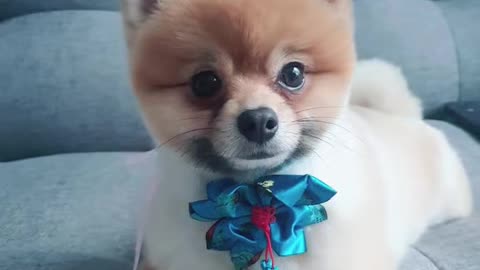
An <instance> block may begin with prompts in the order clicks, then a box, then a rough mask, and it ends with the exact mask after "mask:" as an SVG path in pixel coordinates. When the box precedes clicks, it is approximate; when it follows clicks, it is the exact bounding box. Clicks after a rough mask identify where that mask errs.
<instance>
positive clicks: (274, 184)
mask: <svg viewBox="0 0 480 270" xmlns="http://www.w3.org/2000/svg"><path fill="white" fill-rule="evenodd" d="M335 194H336V192H335V190H333V189H332V188H331V187H329V186H328V185H326V184H325V183H323V182H322V181H320V180H319V179H317V178H315V177H313V176H310V175H303V176H300V175H272V176H265V177H262V178H260V179H258V180H257V181H255V182H254V183H253V184H239V183H236V182H234V181H232V180H229V179H224V180H220V181H214V182H210V183H209V184H208V185H207V197H208V199H207V200H202V201H196V202H192V203H190V215H191V217H192V218H194V219H196V220H199V221H210V222H211V221H216V222H215V224H214V225H213V226H212V227H211V228H210V229H209V230H208V232H207V235H206V240H207V248H208V249H214V250H221V251H230V256H231V260H232V262H233V264H234V266H235V269H237V270H243V269H246V268H248V266H250V265H253V264H255V263H256V262H257V261H258V260H259V258H260V256H261V254H262V252H263V251H265V260H264V261H262V264H261V266H262V268H263V269H264V270H271V269H277V268H276V267H275V265H274V256H273V251H275V253H276V254H277V255H279V256H293V255H299V254H303V253H305V252H306V251H307V245H306V239H305V234H304V231H303V228H304V227H306V226H309V225H312V224H316V223H320V222H322V221H324V220H326V219H327V212H326V210H325V208H324V207H323V206H321V205H320V204H322V203H324V202H327V201H328V200H330V199H331V198H332V197H333V196H334V195H335Z"/></svg>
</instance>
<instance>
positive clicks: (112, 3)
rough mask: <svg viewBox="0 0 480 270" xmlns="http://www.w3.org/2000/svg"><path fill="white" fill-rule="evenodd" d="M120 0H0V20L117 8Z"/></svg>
mask: <svg viewBox="0 0 480 270" xmlns="http://www.w3.org/2000/svg"><path fill="white" fill-rule="evenodd" d="M120 1H121V0H48V1H39V0H0V21H2V20H6V19H9V18H13V17H15V16H21V15H25V14H30V13H35V12H42V11H53V10H67V9H70V10H73V9H76V10H79V9H94V10H118V9H119V7H120Z"/></svg>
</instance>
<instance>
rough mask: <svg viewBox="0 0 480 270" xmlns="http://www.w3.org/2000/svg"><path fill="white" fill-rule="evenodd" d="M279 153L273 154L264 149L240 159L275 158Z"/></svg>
mask: <svg viewBox="0 0 480 270" xmlns="http://www.w3.org/2000/svg"><path fill="white" fill-rule="evenodd" d="M277 155H278V154H271V153H267V152H265V151H262V152H258V153H254V154H250V155H245V156H240V157H238V158H239V159H244V160H265V159H270V158H274V157H275V156H277Z"/></svg>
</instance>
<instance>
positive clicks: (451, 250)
mask: <svg viewBox="0 0 480 270" xmlns="http://www.w3.org/2000/svg"><path fill="white" fill-rule="evenodd" d="M355 2H356V15H357V28H358V38H357V39H358V50H359V55H360V57H361V58H371V57H380V58H384V59H387V60H390V61H392V62H394V63H396V64H398V65H400V66H401V67H402V68H403V69H404V71H405V73H406V75H407V76H408V78H409V80H410V82H411V86H412V88H413V90H414V91H415V92H416V93H417V94H418V95H419V96H420V97H421V98H422V100H423V102H424V104H425V114H426V116H427V117H429V118H431V119H433V118H434V119H436V120H430V122H431V124H432V125H434V126H436V127H438V128H439V129H441V130H443V131H444V132H445V133H446V134H447V136H448V137H449V139H450V141H451V143H452V144H453V145H454V146H455V147H456V149H457V150H458V152H459V153H460V155H461V157H462V159H463V160H464V162H465V166H466V168H467V170H468V173H469V175H470V177H471V181H472V186H473V188H474V192H475V194H476V195H477V196H476V198H475V200H476V209H479V207H480V144H479V143H478V142H476V141H475V139H473V138H472V136H470V135H469V134H468V132H469V130H464V129H461V128H459V127H456V126H454V125H452V124H449V123H447V122H446V121H443V120H445V119H450V118H449V116H448V112H446V111H445V110H444V108H445V104H447V103H451V102H462V101H474V100H480V47H479V45H478V44H480V30H479V26H480V1H479V0H442V1H431V0H357V1H355ZM117 10H118V3H117V2H116V1H115V0H48V1H38V0H0V269H2V270H3V269H9V270H33V269H35V270H47V269H48V270H77V269H78V270H127V269H130V267H131V262H132V250H133V242H134V234H135V233H134V232H135V229H134V228H135V217H136V215H137V214H136V211H135V210H136V209H137V206H138V204H137V202H138V201H141V200H140V198H139V195H138V194H142V193H141V192H140V191H141V187H142V186H143V184H144V182H145V179H142V178H141V177H134V176H133V174H132V171H134V169H133V170H132V166H131V165H129V164H130V163H131V161H132V160H137V159H138V158H142V157H144V156H145V154H144V153H145V152H146V151H148V150H149V149H151V147H152V143H151V140H150V138H149V136H148V134H147V132H146V131H145V129H144V128H143V126H142V123H141V120H140V118H139V115H138V113H137V110H136V104H135V101H134V99H133V97H132V95H131V93H130V90H129V83H128V75H127V65H126V59H125V47H124V42H123V39H122V29H121V21H120V16H119V14H118V12H117ZM426 269H431V270H434V269H436V270H454V269H457V270H479V269H480V217H479V216H478V210H477V213H476V214H474V216H473V217H471V218H468V219H464V220H459V221H452V222H449V223H448V224H443V225H441V226H437V227H435V228H432V229H431V230H430V232H429V233H428V234H427V235H425V237H424V238H423V239H422V240H421V241H419V242H418V243H417V244H416V245H415V246H414V247H412V249H411V251H410V252H409V254H408V256H407V258H406V259H405V262H404V266H403V268H402V270H426ZM359 270H366V269H359Z"/></svg>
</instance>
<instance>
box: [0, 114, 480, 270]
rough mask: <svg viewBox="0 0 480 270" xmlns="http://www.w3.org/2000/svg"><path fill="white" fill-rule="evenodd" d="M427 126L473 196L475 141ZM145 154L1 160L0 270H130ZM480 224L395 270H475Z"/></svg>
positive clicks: (423, 247) (428, 240) (440, 233)
mask: <svg viewBox="0 0 480 270" xmlns="http://www.w3.org/2000/svg"><path fill="white" fill-rule="evenodd" d="M432 123H433V124H434V125H435V126H436V127H438V128H440V129H442V130H443V131H445V132H446V134H447V136H448V137H449V139H450V141H451V142H452V144H453V145H454V146H455V147H457V150H458V152H459V153H460V155H461V156H462V157H465V159H466V167H467V170H468V171H469V174H470V175H471V177H472V183H474V185H475V189H476V190H477V193H476V194H480V193H479V192H480V190H479V189H478V188H479V187H480V184H479V182H480V178H479V176H480V172H478V166H477V165H478V164H479V163H480V149H479V146H478V144H477V143H476V142H474V141H473V140H471V139H470V138H469V137H468V135H466V134H465V133H464V132H463V131H461V130H460V129H458V128H455V127H453V126H451V125H449V124H446V123H442V122H432ZM151 157H152V156H151V155H149V153H148V152H147V153H90V154H69V155H57V156H51V157H42V158H35V159H28V160H23V161H15V162H7V163H0V179H1V181H0V202H2V215H0V239H1V240H0V269H1V270H3V269H5V270H7V269H8V270H11V269H22V270H67V269H68V270H85V269H88V270H128V269H130V268H129V267H130V266H131V262H132V254H133V253H132V252H133V243H134V238H135V229H134V228H135V223H136V222H135V218H136V217H138V216H139V213H138V211H136V210H138V209H140V206H141V205H142V203H141V202H142V199H141V198H143V196H144V194H145V190H146V188H147V185H146V182H147V180H148V179H150V178H149V177H148V173H145V172H146V171H148V167H146V166H152V165H151V163H149V161H151V160H152V159H151ZM144 164H147V165H146V166H145V165H144ZM149 164H150V165H149ZM477 202H478V198H477ZM479 226H480V220H479V219H478V218H472V219H468V220H465V221H459V222H456V223H452V224H448V225H446V227H443V226H440V227H438V228H434V229H432V232H430V233H429V234H428V235H426V236H425V238H424V239H422V241H420V242H419V243H418V244H417V245H415V248H414V249H412V250H411V251H410V253H409V255H408V257H407V258H406V260H405V262H404V266H403V268H401V270H434V269H435V270H437V268H435V266H437V267H438V266H441V267H444V268H441V267H438V270H456V269H462V270H473V269H478V268H474V266H475V265H477V266H478V265H480V261H479V259H480V258H479V257H478V256H477V255H478V251H479V248H480V247H479V245H480V233H479V231H478V227H479ZM462 244H464V245H462ZM449 255H450V256H449ZM460 266H462V267H460ZM472 267H473V268H472Z"/></svg>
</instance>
